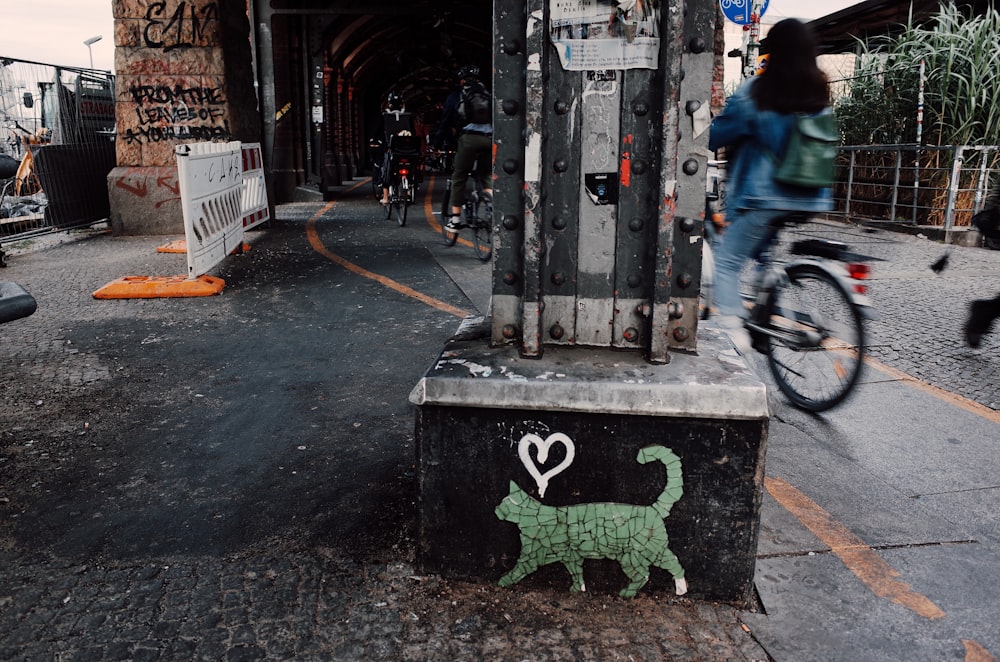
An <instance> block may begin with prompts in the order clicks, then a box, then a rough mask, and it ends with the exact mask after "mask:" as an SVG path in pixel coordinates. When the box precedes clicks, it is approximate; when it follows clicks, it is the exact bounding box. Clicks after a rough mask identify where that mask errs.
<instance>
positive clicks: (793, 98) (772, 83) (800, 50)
mask: <svg viewBox="0 0 1000 662" xmlns="http://www.w3.org/2000/svg"><path fill="white" fill-rule="evenodd" d="M764 45H765V46H766V48H767V53H768V56H767V68H766V69H765V70H764V72H763V73H762V74H760V80H758V81H757V82H756V83H754V86H753V89H752V90H751V96H753V100H754V102H755V103H756V104H757V108H759V109H761V110H773V111H776V112H779V113H817V112H819V111H821V110H822V109H824V108H826V107H827V106H829V105H830V86H829V84H828V83H827V80H826V74H824V73H823V72H822V71H821V70H820V68H819V67H817V66H816V40H815V39H813V36H812V33H811V32H810V31H809V28H807V27H806V25H805V23H803V22H802V21H798V20H796V19H794V18H786V19H785V20H783V21H779V22H778V23H775V24H774V27H772V28H771V31H770V32H768V33H767V38H766V39H765V40H764Z"/></svg>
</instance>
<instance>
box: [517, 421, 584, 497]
mask: <svg viewBox="0 0 1000 662" xmlns="http://www.w3.org/2000/svg"><path fill="white" fill-rule="evenodd" d="M555 443H559V444H562V445H563V447H564V448H565V449H566V455H565V457H564V458H563V461H562V462H560V463H559V464H557V465H556V466H554V467H552V468H551V469H549V470H548V471H546V472H545V473H542V472H541V471H540V470H539V468H538V467H537V466H536V465H535V461H534V460H533V459H532V457H531V448H532V446H534V447H535V449H536V451H535V453H536V455H535V457H537V458H538V462H539V463H540V464H542V465H544V464H545V463H546V461H547V460H548V459H549V449H550V448H551V447H552V445H553V444H555ZM575 454H576V447H575V446H574V445H573V440H572V439H570V438H569V437H567V436H566V435H564V434H563V433H562V432H556V433H555V434H550V435H549V436H548V437H546V438H545V439H542V438H541V437H539V436H538V435H537V434H532V433H528V434H526V435H524V436H523V437H521V441H520V443H518V445H517V456H518V457H519V458H521V464H523V465H524V468H525V469H527V470H528V473H529V474H531V477H532V478H534V479H535V484H536V485H537V486H538V494H539V496H541V497H544V496H545V490H546V489H547V488H548V486H549V479H550V478H552V477H553V476H555V475H557V474H560V473H562V472H563V471H565V470H566V469H567V467H569V465H571V464H573V456H574V455H575Z"/></svg>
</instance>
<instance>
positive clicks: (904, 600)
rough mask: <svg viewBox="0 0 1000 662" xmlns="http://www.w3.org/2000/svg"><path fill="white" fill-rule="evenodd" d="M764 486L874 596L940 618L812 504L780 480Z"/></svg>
mask: <svg viewBox="0 0 1000 662" xmlns="http://www.w3.org/2000/svg"><path fill="white" fill-rule="evenodd" d="M764 486H765V487H766V488H767V491H768V492H769V493H770V494H771V496H773V497H774V499H775V501H777V502H778V503H780V504H781V505H782V507H784V508H785V510H787V511H788V512H790V513H791V514H792V515H794V516H795V518H796V519H797V520H799V521H800V522H801V523H802V524H803V525H804V526H805V527H806V528H807V529H809V530H810V531H812V532H813V534H814V535H815V536H816V537H817V538H819V539H820V540H821V541H822V542H823V544H825V545H826V546H827V547H829V548H830V551H832V552H833V553H834V554H836V555H837V558H839V559H840V560H841V561H843V563H844V565H846V566H847V569H848V570H850V571H851V572H853V573H854V574H855V575H856V576H857V578H858V579H860V580H861V581H862V582H863V583H864V584H865V585H866V586H867V587H868V588H869V589H871V591H872V592H873V593H875V595H878V596H880V597H883V598H889V599H891V600H892V601H893V602H895V603H896V604H898V605H902V606H903V607H906V608H907V609H909V610H911V611H913V612H916V613H917V614H919V615H920V616H923V617H924V618H928V619H931V620H933V619H936V618H941V617H942V616H944V612H943V611H942V610H941V609H940V608H939V607H938V606H937V605H935V604H934V603H933V602H931V601H930V600H929V599H927V598H926V597H924V596H923V595H920V594H919V593H916V592H914V591H911V590H910V586H909V585H908V584H905V583H903V582H902V581H900V580H899V579H897V577H899V573H898V572H897V571H896V570H894V569H893V568H892V567H891V566H890V565H889V564H888V563H886V562H885V561H884V560H883V559H882V557H881V556H879V555H878V552H876V551H875V550H874V549H872V548H871V547H869V546H868V545H866V544H865V542H864V541H863V540H861V538H859V537H857V536H856V535H855V534H854V533H853V532H852V531H851V530H850V529H848V528H847V527H846V526H844V525H843V524H841V523H840V522H838V521H837V520H835V519H834V518H833V516H832V515H830V513H828V512H826V511H825V510H823V508H821V507H820V506H819V504H817V503H816V502H815V501H813V500H812V499H810V498H809V497H807V496H806V495H805V494H803V493H802V492H800V491H799V490H797V489H795V488H794V487H792V486H791V485H789V484H788V483H787V482H785V481H784V480H782V479H780V478H765V479H764Z"/></svg>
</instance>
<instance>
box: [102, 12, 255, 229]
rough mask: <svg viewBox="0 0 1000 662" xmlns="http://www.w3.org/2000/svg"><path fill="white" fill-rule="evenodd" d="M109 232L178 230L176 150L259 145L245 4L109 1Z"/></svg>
mask: <svg viewBox="0 0 1000 662" xmlns="http://www.w3.org/2000/svg"><path fill="white" fill-rule="evenodd" d="M113 11H114V18H115V70H116V72H117V82H116V86H115V87H116V94H117V99H116V109H115V115H116V125H117V127H118V135H117V138H116V150H117V164H118V165H117V167H116V168H114V169H113V170H112V171H111V173H110V174H109V175H108V192H109V197H110V200H111V224H112V229H113V231H114V232H115V233H116V234H177V233H181V232H183V228H184V224H183V216H182V212H181V207H180V189H179V186H178V182H177V165H176V161H175V158H174V148H175V147H176V146H177V145H178V144H181V143H187V142H204V141H212V140H240V141H244V142H258V141H259V140H260V136H261V126H260V114H259V111H258V104H257V98H256V95H255V92H254V77H253V70H252V58H251V52H250V24H249V20H248V18H247V3H246V1H245V0H187V1H185V2H170V1H168V2H156V3H151V2H147V1H145V0H115V2H114V3H113Z"/></svg>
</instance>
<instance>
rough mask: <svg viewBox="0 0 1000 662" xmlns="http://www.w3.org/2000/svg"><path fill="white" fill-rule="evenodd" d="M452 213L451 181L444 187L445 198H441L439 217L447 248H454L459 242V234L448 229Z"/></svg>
mask: <svg viewBox="0 0 1000 662" xmlns="http://www.w3.org/2000/svg"><path fill="white" fill-rule="evenodd" d="M450 213H451V181H448V182H447V183H446V184H445V187H444V196H443V197H442V198H441V214H440V216H438V218H439V220H440V221H441V236H442V237H444V245H445V246H454V245H455V242H456V241H458V233H457V232H453V231H451V230H449V229H448V228H446V227H445V226H446V225H447V224H448V215H449V214H450Z"/></svg>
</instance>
